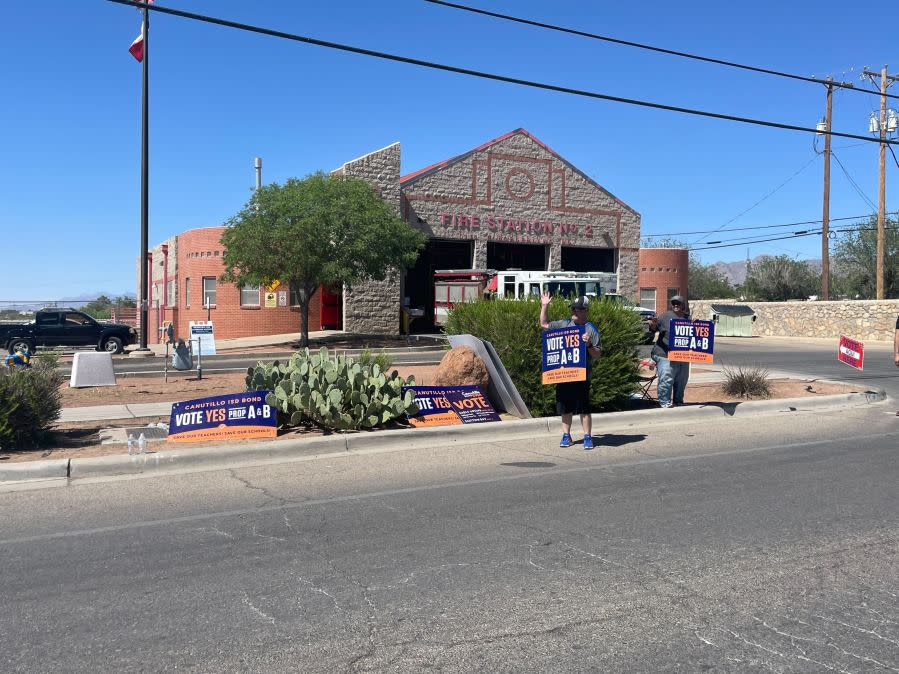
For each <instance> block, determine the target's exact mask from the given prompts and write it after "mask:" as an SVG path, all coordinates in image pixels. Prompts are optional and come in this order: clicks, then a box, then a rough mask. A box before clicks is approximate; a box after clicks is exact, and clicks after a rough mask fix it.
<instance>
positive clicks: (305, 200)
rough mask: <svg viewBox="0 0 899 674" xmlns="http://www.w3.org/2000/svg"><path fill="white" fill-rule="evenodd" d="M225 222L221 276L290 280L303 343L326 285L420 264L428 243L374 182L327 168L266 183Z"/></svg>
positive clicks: (258, 281) (241, 281) (243, 280)
mask: <svg viewBox="0 0 899 674" xmlns="http://www.w3.org/2000/svg"><path fill="white" fill-rule="evenodd" d="M225 224H226V225H227V229H226V230H225V232H224V234H222V239H221V241H222V245H223V246H224V249H225V250H224V256H223V262H224V265H225V272H224V273H223V274H222V277H221V280H222V281H225V282H232V283H236V284H237V285H239V286H240V285H268V284H270V283H271V282H273V281H274V280H276V279H277V280H279V281H280V282H281V283H282V284H285V283H286V284H288V285H289V286H290V288H291V290H293V291H295V292H296V297H297V303H298V305H299V307H300V333H301V335H302V337H301V344H302V345H303V346H306V345H308V343H309V301H310V300H311V299H312V295H313V294H314V293H315V291H316V290H317V289H318V288H319V287H321V286H323V285H324V286H329V287H338V288H339V287H341V286H345V287H347V288H351V287H352V286H353V285H354V284H356V283H359V282H360V281H363V280H368V279H372V280H378V281H381V280H383V279H385V278H386V277H387V275H388V274H389V273H390V272H391V271H392V270H393V269H396V268H401V267H409V266H411V265H412V264H414V262H415V260H416V258H417V257H418V252H419V251H420V250H421V249H422V248H423V247H424V243H425V237H424V235H423V234H421V233H419V232H416V231H415V230H413V229H412V228H411V227H409V225H407V224H406V223H405V222H403V221H402V220H401V219H400V218H399V217H397V215H396V214H395V213H394V212H393V209H391V207H390V206H388V205H387V204H386V203H385V202H384V201H383V200H381V198H380V197H379V196H378V195H377V194H376V193H375V191H374V189H373V188H372V186H371V185H369V184H368V183H366V182H364V181H362V180H358V179H354V178H347V177H343V176H329V175H326V174H324V173H321V172H318V173H313V174H311V175H309V176H307V177H306V178H304V179H302V180H300V179H297V178H290V179H289V180H287V182H285V183H284V184H283V185H279V184H277V183H273V184H271V185H266V186H264V187H261V188H260V189H259V190H257V191H256V192H255V193H254V194H253V196H252V197H251V199H250V200H249V201H248V202H247V203H246V205H245V206H244V207H243V208H242V209H241V210H240V211H239V212H238V213H237V214H236V215H235V216H234V217H232V218H231V219H229V220H228V221H227V222H226V223H225Z"/></svg>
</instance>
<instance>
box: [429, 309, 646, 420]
mask: <svg viewBox="0 0 899 674" xmlns="http://www.w3.org/2000/svg"><path fill="white" fill-rule="evenodd" d="M548 316H549V319H550V320H559V319H563V318H570V317H571V311H570V310H569V303H568V300H566V299H564V298H561V297H556V298H553V301H552V302H551V303H550V305H549V308H548ZM588 318H589V320H590V321H591V322H592V323H593V324H594V325H595V326H596V327H597V328H598V329H599V335H600V338H601V340H602V356H601V357H600V358H599V360H598V361H594V362H593V367H592V373H591V380H590V403H591V406H592V407H593V408H594V409H597V410H602V409H614V408H616V407H618V406H619V405H620V404H622V403H623V402H624V401H625V400H627V398H628V395H629V394H631V393H632V392H634V391H636V390H637V377H638V371H637V345H638V344H639V343H640V342H641V340H642V339H643V334H644V332H643V328H642V325H641V323H640V318H639V316H638V315H637V314H636V312H634V311H632V310H630V309H627V308H625V307H623V306H621V305H620V304H618V303H616V302H611V301H608V302H603V301H593V302H591V303H590V309H589V312H588ZM539 319H540V300H539V298H534V299H529V300H504V299H496V300H479V301H477V302H469V303H465V304H457V305H456V306H455V307H454V308H453V309H452V310H451V311H450V314H449V317H448V319H447V322H446V325H445V326H444V329H445V331H446V333H447V334H450V335H460V334H471V335H474V336H475V337H479V338H480V339H483V340H484V341H487V342H490V343H491V344H492V345H493V348H495V349H496V352H497V354H498V355H499V357H500V359H501V360H502V362H503V365H504V366H505V367H506V370H507V371H508V372H509V376H510V377H511V378H512V381H513V382H514V383H515V386H516V387H517V388H518V392H519V393H520V394H521V398H522V400H524V402H525V404H526V405H527V406H528V409H529V410H530V411H531V414H533V415H534V416H549V415H551V414H555V405H556V402H555V401H556V397H555V387H553V386H546V385H544V384H542V383H541V371H540V363H541V358H542V356H541V349H542V340H541V336H542V333H543V329H542V328H541V327H540V325H539V323H538V321H539Z"/></svg>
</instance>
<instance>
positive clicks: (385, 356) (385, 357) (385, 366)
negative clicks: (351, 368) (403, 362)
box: [356, 346, 393, 372]
mask: <svg viewBox="0 0 899 674" xmlns="http://www.w3.org/2000/svg"><path fill="white" fill-rule="evenodd" d="M356 362H357V363H359V365H361V366H362V367H365V366H366V365H367V366H368V367H371V366H372V365H374V364H375V363H377V364H378V366H380V368H381V372H387V370H389V369H390V368H391V367H393V358H391V357H390V353H389V352H388V351H387V349H381V350H380V351H378V353H374V352H373V351H372V350H371V349H370V348H369V347H367V346H366V347H365V348H363V349H362V352H361V353H360V354H359V356H358V357H357V358H356Z"/></svg>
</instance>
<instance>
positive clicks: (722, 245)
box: [688, 227, 899, 251]
mask: <svg viewBox="0 0 899 674" xmlns="http://www.w3.org/2000/svg"><path fill="white" fill-rule="evenodd" d="M884 229H889V230H899V227H885V228H884ZM876 230H877V228H876V227H842V228H836V229H832V230H831V231H832V232H839V233H841V234H845V233H847V232H865V231H868V232H873V231H876ZM820 235H821V230H820V229H816V230H811V231H808V232H801V233H796V234H790V235H788V236H776V237H771V238H766V239H757V240H755V241H739V242H738V243H720V244H718V242H713V243H716V244H717V245H707V246H704V247H702V248H688V250H695V251H702V250H712V249H713V248H733V247H734V246H747V245H752V244H756V243H769V242H772V241H786V240H787V239H801V238H803V237H806V236H820Z"/></svg>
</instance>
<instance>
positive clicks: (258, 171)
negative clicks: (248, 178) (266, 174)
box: [253, 157, 262, 192]
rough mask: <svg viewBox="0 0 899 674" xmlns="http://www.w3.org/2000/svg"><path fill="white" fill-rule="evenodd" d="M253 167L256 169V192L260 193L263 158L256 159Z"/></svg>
mask: <svg viewBox="0 0 899 674" xmlns="http://www.w3.org/2000/svg"><path fill="white" fill-rule="evenodd" d="M253 165H254V166H255V167H256V191H257V192H258V191H259V188H260V187H262V157H256V160H255V161H254V162H253Z"/></svg>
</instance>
